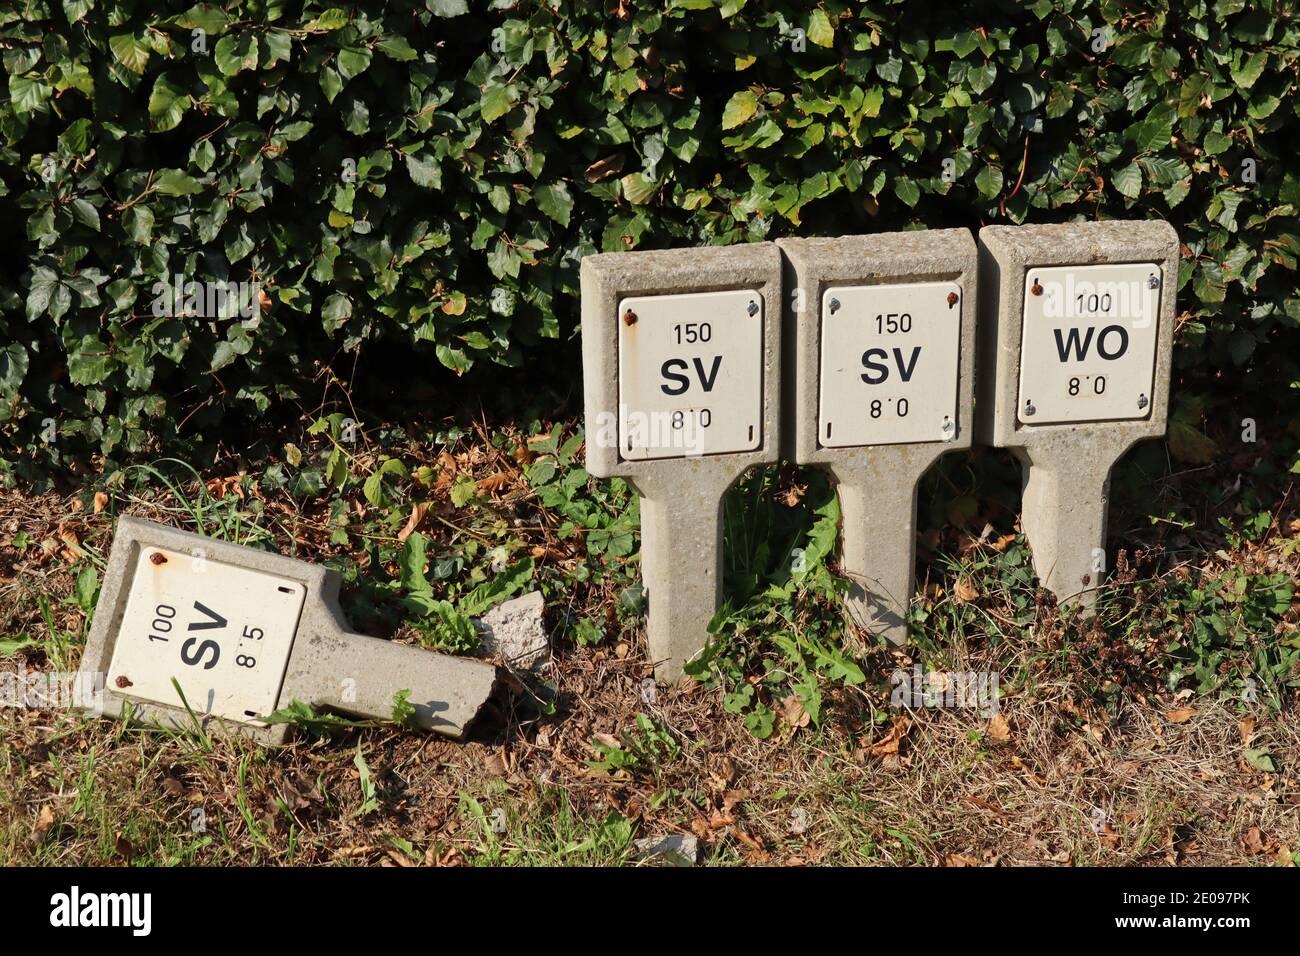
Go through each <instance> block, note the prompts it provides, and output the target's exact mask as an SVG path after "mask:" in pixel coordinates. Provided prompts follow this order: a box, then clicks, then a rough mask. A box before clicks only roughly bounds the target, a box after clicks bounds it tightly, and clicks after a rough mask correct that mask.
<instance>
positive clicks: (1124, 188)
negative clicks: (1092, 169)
mask: <svg viewBox="0 0 1300 956" xmlns="http://www.w3.org/2000/svg"><path fill="white" fill-rule="evenodd" d="M1110 181H1111V184H1112V185H1113V186H1114V187H1115V189H1116V190H1118V191H1119V193H1120V195H1122V196H1127V197H1128V198H1129V199H1136V198H1137V196H1138V194H1139V193H1140V192H1142V168H1141V167H1140V166H1139V165H1138V164H1137V163H1130V164H1129V165H1127V166H1121V167H1120V168H1119V169H1117V170H1115V172H1114V173H1112V174H1111V180H1110Z"/></svg>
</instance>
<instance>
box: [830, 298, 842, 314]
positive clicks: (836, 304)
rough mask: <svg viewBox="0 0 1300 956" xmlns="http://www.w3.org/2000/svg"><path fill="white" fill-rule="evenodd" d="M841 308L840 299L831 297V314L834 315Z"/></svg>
mask: <svg viewBox="0 0 1300 956" xmlns="http://www.w3.org/2000/svg"><path fill="white" fill-rule="evenodd" d="M839 310H840V300H839V299H831V315H834V314H835V313H836V312H838V311H839Z"/></svg>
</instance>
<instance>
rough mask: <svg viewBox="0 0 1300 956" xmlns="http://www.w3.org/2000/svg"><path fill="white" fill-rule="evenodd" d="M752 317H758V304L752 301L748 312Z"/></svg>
mask: <svg viewBox="0 0 1300 956" xmlns="http://www.w3.org/2000/svg"><path fill="white" fill-rule="evenodd" d="M746 311H747V312H749V314H750V315H758V303H757V302H755V301H753V300H752V299H751V300H750V302H749V308H748V309H747V310H746Z"/></svg>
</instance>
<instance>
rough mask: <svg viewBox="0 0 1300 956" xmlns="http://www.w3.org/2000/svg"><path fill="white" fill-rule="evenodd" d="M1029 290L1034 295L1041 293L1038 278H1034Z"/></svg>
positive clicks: (1041, 288)
mask: <svg viewBox="0 0 1300 956" xmlns="http://www.w3.org/2000/svg"><path fill="white" fill-rule="evenodd" d="M1029 291H1030V292H1032V293H1033V294H1034V295H1042V294H1043V287H1042V285H1040V284H1039V282H1038V280H1037V279H1035V280H1034V284H1033V285H1032V286H1031V287H1030V289H1029Z"/></svg>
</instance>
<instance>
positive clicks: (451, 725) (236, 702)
mask: <svg viewBox="0 0 1300 956" xmlns="http://www.w3.org/2000/svg"><path fill="white" fill-rule="evenodd" d="M338 589H339V576H338V573H337V572H336V571H332V570H330V569H328V568H324V567H320V566H318V565H314V564H309V563H307V562H305V561H296V560H294V559H292V558H286V557H283V556H281V555H278V554H271V553H269V552H266V551H259V550H256V549H254V548H245V547H242V546H240V545H236V544H230V543H229V542H225V541H218V540H215V539H212V538H205V537H202V536H201V535H196V534H190V533H188V532H184V531H177V530H176V529H174V528H169V527H166V526H165V525H159V524H154V523H153V522H149V521H142V520H140V519H137V518H119V519H118V522H117V529H116V534H115V537H114V540H113V548H112V553H111V555H110V558H109V562H108V569H107V571H106V572H105V575H104V582H103V587H102V589H101V591H100V597H99V604H98V606H97V607H96V609H95V617H94V621H93V623H92V625H91V631H90V636H89V638H88V640H87V644H86V650H85V653H84V654H83V656H82V662H81V675H82V677H83V679H87V678H88V679H90V682H91V683H94V684H99V685H102V690H101V691H100V692H99V693H98V694H96V695H95V698H94V699H93V700H92V701H90V702H88V706H87V709H88V710H90V711H91V712H92V713H95V714H97V715H100V716H109V717H117V716H118V715H119V714H121V713H122V712H123V710H124V708H125V707H127V706H128V705H129V706H130V707H131V708H133V709H134V713H135V715H136V716H137V717H139V718H140V719H142V720H144V721H146V722H148V721H157V722H159V723H163V724H168V725H170V726H173V727H179V728H187V729H192V728H193V721H194V719H195V718H198V719H200V720H201V721H203V723H204V725H205V726H206V727H208V728H209V729H224V730H226V731H228V732H232V733H239V734H243V735H246V736H249V737H252V738H254V739H256V740H258V741H260V742H262V743H279V742H281V741H282V740H283V739H284V735H285V733H286V731H287V727H286V726H285V725H283V724H268V723H266V722H265V720H264V719H263V718H265V717H268V716H269V715H270V714H271V713H272V712H273V711H275V710H277V709H280V708H283V707H287V706H288V705H289V704H290V703H291V702H292V701H295V700H297V701H302V702H303V703H306V704H310V705H312V706H314V707H324V708H329V709H331V710H336V711H341V712H343V713H345V714H350V715H353V716H358V717H363V718H377V719H384V720H388V719H392V716H393V705H394V700H395V698H396V695H397V694H398V692H399V691H404V690H405V691H409V692H410V694H409V697H408V702H409V703H410V704H411V706H413V707H414V709H415V716H414V722H415V723H416V724H417V725H418V726H420V727H422V728H424V729H427V730H431V731H434V732H435V733H439V734H443V735H445V736H448V737H461V736H463V735H464V733H465V731H466V730H467V729H468V728H469V726H470V725H471V723H472V722H473V721H474V718H475V717H476V716H477V715H478V713H479V711H480V710H481V709H482V707H483V705H484V703H485V702H486V701H487V700H488V698H489V697H490V696H491V695H492V693H493V691H494V689H495V687H496V680H497V670H496V668H495V667H493V666H492V665H490V664H485V663H483V662H481V661H471V660H464V659H460V658H455V657H448V656H446V655H442V654H435V653H433V652H432V651H427V650H423V649H421V648H418V647H408V646H405V645H401V644H394V643H391V642H389V641H385V640H381V639H378V638H373V637H366V636H364V635H361V634H353V633H349V631H348V629H347V626H346V622H345V620H344V618H343V615H342V612H341V611H340V609H339V606H338ZM173 681H175V684H174V683H173ZM177 684H178V685H179V687H180V691H181V693H178V692H177V688H176V685H177ZM182 693H183V695H184V697H183V699H182ZM187 705H188V710H187ZM191 712H192V713H193V715H194V717H191Z"/></svg>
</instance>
